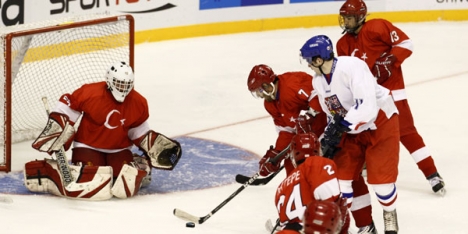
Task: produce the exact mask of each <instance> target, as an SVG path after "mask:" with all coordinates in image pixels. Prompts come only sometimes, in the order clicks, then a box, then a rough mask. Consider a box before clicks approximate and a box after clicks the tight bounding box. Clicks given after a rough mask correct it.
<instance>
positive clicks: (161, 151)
mask: <svg viewBox="0 0 468 234" xmlns="http://www.w3.org/2000/svg"><path fill="white" fill-rule="evenodd" d="M137 141H138V140H137ZM138 146H140V148H141V149H142V150H143V151H144V152H145V153H146V154H147V155H148V157H149V158H150V162H151V166H152V167H154V168H156V169H163V170H172V169H174V167H175V166H176V165H177V163H178V162H179V159H180V157H182V148H181V146H180V143H179V142H177V141H176V140H173V139H170V138H168V137H166V136H164V135H163V134H161V133H157V132H155V131H153V130H150V131H148V132H147V133H146V134H145V135H143V136H142V137H141V138H140V140H139V143H138Z"/></svg>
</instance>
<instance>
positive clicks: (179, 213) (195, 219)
mask: <svg viewBox="0 0 468 234" xmlns="http://www.w3.org/2000/svg"><path fill="white" fill-rule="evenodd" d="M288 151H289V146H288V147H286V148H285V149H284V150H283V151H281V152H279V153H278V155H276V157H275V158H273V159H271V161H272V162H276V161H277V160H279V159H280V158H281V157H282V156H283V155H285V154H286V153H288ZM259 176H260V172H257V173H256V174H255V175H253V176H252V177H251V178H250V179H249V180H248V181H247V182H246V183H244V184H243V185H242V186H241V187H239V188H238V189H237V190H236V191H234V193H232V194H231V195H230V196H229V197H228V198H226V199H225V200H224V201H223V202H221V204H219V205H218V206H217V207H215V208H214V209H213V210H212V211H211V212H210V213H208V214H207V215H205V216H202V217H197V216H195V215H192V214H189V213H187V212H185V211H183V210H179V209H177V208H176V209H174V212H173V213H174V215H175V216H176V217H178V218H180V219H183V220H186V221H190V222H194V223H198V224H202V223H204V222H205V221H206V220H208V219H209V218H210V217H211V216H213V215H214V214H215V213H216V212H218V211H219V210H220V209H221V208H223V206H225V205H226V204H227V203H228V202H229V201H231V200H232V199H233V198H234V197H236V196H237V195H238V194H239V193H240V192H242V191H243V190H244V189H245V188H247V187H248V186H249V185H250V184H252V183H253V182H254V181H255V180H256V179H257V178H258V177H259Z"/></svg>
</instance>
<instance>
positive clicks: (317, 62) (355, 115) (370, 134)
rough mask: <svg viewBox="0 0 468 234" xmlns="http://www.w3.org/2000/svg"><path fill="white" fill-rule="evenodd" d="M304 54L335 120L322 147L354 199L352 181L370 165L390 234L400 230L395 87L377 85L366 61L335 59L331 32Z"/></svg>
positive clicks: (311, 42)
mask: <svg viewBox="0 0 468 234" xmlns="http://www.w3.org/2000/svg"><path fill="white" fill-rule="evenodd" d="M300 52H301V57H302V58H303V59H304V60H306V61H307V64H308V67H310V68H311V69H312V70H313V71H314V72H315V73H316V74H315V75H314V78H313V79H312V84H313V87H314V88H315V90H314V92H313V95H317V96H318V99H319V102H320V105H321V106H322V109H323V111H325V112H326V114H327V116H328V118H329V124H328V126H327V128H326V130H325V133H324V136H323V138H322V140H321V143H322V151H323V154H324V156H326V157H331V158H333V159H334V161H335V163H336V165H337V168H338V173H337V178H338V179H339V182H340V188H341V191H342V193H343V195H344V196H345V197H347V198H348V203H352V198H353V189H352V187H351V182H352V181H353V180H354V179H356V178H357V177H358V175H359V174H360V173H361V170H362V167H363V165H364V163H366V164H367V179H368V183H369V184H370V185H371V186H372V187H373V189H374V191H375V193H376V195H377V199H378V201H379V202H380V204H381V205H382V208H383V217H384V223H385V234H397V233H398V220H397V213H396V199H397V189H396V186H395V182H396V180H397V176H398V160H399V147H400V143H399V141H400V140H399V126H398V110H397V109H396V106H395V104H394V102H393V100H392V97H391V96H390V92H389V90H388V89H386V88H384V87H382V86H380V85H378V84H377V82H376V80H375V78H374V76H373V75H372V73H371V71H370V70H369V68H368V66H367V64H366V63H365V62H364V61H362V60H360V59H359V58H355V57H348V56H339V57H335V56H334V53H333V43H332V41H331V40H330V39H329V38H328V37H327V36H325V35H318V36H314V37H312V38H311V39H309V40H308V41H307V42H306V43H305V44H304V45H303V47H302V48H301V49H300ZM349 205H350V204H349Z"/></svg>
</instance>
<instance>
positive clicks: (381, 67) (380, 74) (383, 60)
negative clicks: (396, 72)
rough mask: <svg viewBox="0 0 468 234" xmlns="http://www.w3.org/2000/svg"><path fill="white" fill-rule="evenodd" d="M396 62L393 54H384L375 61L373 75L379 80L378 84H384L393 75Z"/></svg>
mask: <svg viewBox="0 0 468 234" xmlns="http://www.w3.org/2000/svg"><path fill="white" fill-rule="evenodd" d="M395 60H396V58H395V56H394V55H393V54H387V53H383V54H382V55H381V56H380V58H378V59H377V60H376V61H375V64H374V67H373V68H372V74H374V76H375V78H377V83H378V84H382V83H383V82H385V81H386V80H388V78H389V77H390V76H391V75H392V68H393V64H394V63H395Z"/></svg>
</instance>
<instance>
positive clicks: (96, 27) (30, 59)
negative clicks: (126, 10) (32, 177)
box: [0, 14, 134, 172]
mask: <svg viewBox="0 0 468 234" xmlns="http://www.w3.org/2000/svg"><path fill="white" fill-rule="evenodd" d="M0 40H1V42H0V43H1V46H0V50H1V56H0V61H1V63H0V71H1V74H2V75H3V78H2V79H1V81H0V83H1V84H0V85H1V88H0V95H1V98H2V100H3V102H2V103H1V104H0V113H1V114H0V118H1V120H2V124H0V150H1V152H2V153H3V155H2V156H0V171H6V172H8V171H10V170H11V162H12V159H13V158H14V156H13V155H14V154H15V152H12V144H13V143H17V142H21V141H25V140H31V139H35V138H36V137H37V136H38V134H39V133H40V132H41V131H42V129H43V128H44V126H45V124H46V122H47V115H46V112H45V110H44V104H43V103H42V100H41V98H42V97H44V96H45V97H47V98H48V100H49V102H50V105H51V107H53V106H55V104H56V102H57V100H58V99H59V98H60V96H61V95H62V94H64V93H69V92H73V91H74V90H75V89H77V88H78V87H80V86H81V85H83V84H85V83H91V82H96V81H103V80H104V77H105V71H106V69H107V68H108V67H109V66H110V65H111V64H112V63H114V62H115V61H119V60H121V61H125V62H128V63H129V64H130V65H131V66H132V67H133V65H134V64H133V58H134V53H133V48H134V19H133V17H132V16H131V15H119V16H113V15H109V14H97V15H96V14H95V15H85V16H75V17H69V18H65V19H56V20H49V21H45V22H37V23H33V24H25V25H18V26H12V27H6V28H1V29H0ZM31 149H32V148H31ZM31 152H35V151H31Z"/></svg>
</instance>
